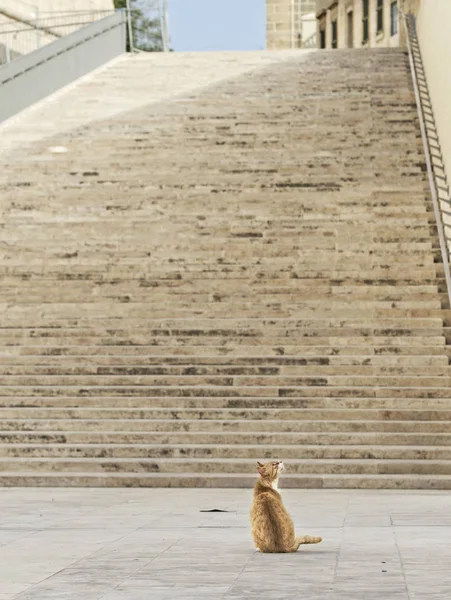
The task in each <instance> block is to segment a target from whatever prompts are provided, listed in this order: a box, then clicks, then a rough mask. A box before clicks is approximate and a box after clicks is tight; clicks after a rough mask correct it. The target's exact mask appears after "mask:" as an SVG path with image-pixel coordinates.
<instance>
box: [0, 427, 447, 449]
mask: <svg viewBox="0 0 451 600" xmlns="http://www.w3.org/2000/svg"><path fill="white" fill-rule="evenodd" d="M194 442H196V443H198V444H205V445H209V446H211V445H214V444H231V445H233V444H243V443H248V444H261V445H264V444H268V445H277V444H281V445H286V446H289V445H297V446H299V445H302V444H308V445H309V444H312V443H315V444H317V445H319V446H323V445H328V446H329V445H343V444H344V445H353V444H358V445H361V444H365V445H368V446H369V447H371V446H373V445H374V446H378V445H380V446H385V445H396V446H403V445H406V446H410V445H412V444H414V443H418V444H419V445H422V446H426V445H428V446H449V445H451V434H450V433H423V432H421V433H404V432H396V433H386V432H354V431H347V432H311V433H308V432H299V433H286V432H283V433H277V432H258V433H257V432H233V433H229V432H222V431H221V432H218V431H216V432H214V433H210V432H204V431H196V432H183V433H181V432H174V433H167V432H133V431H125V430H124V431H120V432H119V431H118V432H115V431H108V430H107V429H106V428H105V429H104V430H102V432H95V433H94V432H93V433H91V432H87V431H63V430H53V431H48V430H47V431H14V432H12V431H0V443H40V444H52V443H53V444H55V443H59V444H64V443H68V444H138V445H139V444H160V445H166V444H193V443H194Z"/></svg>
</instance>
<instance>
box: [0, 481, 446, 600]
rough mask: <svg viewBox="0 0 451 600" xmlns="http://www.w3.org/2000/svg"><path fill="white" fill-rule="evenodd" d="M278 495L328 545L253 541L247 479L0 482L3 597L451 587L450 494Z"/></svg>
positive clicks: (315, 598)
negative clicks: (215, 482)
mask: <svg viewBox="0 0 451 600" xmlns="http://www.w3.org/2000/svg"><path fill="white" fill-rule="evenodd" d="M282 493H283V497H284V500H285V504H286V505H287V507H288V509H289V510H290V512H291V514H292V516H293V519H294V521H295V524H296V529H297V532H298V533H299V534H307V533H308V534H315V535H321V536H322V537H323V540H324V541H323V542H322V544H319V545H317V546H307V547H305V548H302V549H301V551H299V552H297V553H296V554H260V553H259V552H257V551H255V549H254V548H253V545H252V541H251V536H250V529H249V517H248V514H249V508H250V504H251V501H252V490H250V489H244V490H243V489H240V490H237V489H158V488H157V489H61V488H59V489H51V488H46V489H32V488H29V489H17V488H4V489H0V514H1V515H2V519H1V521H0V581H1V587H0V600H82V599H83V600H148V599H152V600H174V599H175V600H177V599H180V600H181V599H183V600H188V599H196V600H199V599H204V598H205V599H208V600H244V599H246V600H249V599H251V600H252V599H254V598H255V599H256V600H257V599H258V600H260V599H265V600H272V599H274V600H281V599H283V600H285V599H286V600H291V599H295V598H296V599H297V598H300V597H305V598H309V599H310V600H325V599H327V600H352V599H355V600H379V599H380V600H398V599H399V600H422V599H425V600H426V599H428V600H429V599H433V600H435V599H440V600H442V599H443V600H444V599H445V598H449V597H450V595H451V574H450V571H449V563H450V560H451V546H450V544H449V539H450V537H451V518H450V514H451V510H450V509H451V496H450V494H449V493H448V492H433V491H432V492H428V491H421V492H420V491H418V492H416V491H413V492H409V491H394V490H373V491H365V490H294V489H290V490H285V491H282ZM214 509H217V510H220V511H226V512H204V511H211V510H214Z"/></svg>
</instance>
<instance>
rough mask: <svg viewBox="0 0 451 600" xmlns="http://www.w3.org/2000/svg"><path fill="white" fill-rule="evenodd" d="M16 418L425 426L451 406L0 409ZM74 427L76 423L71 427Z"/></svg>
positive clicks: (2, 415)
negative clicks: (387, 422) (312, 422)
mask: <svg viewBox="0 0 451 600" xmlns="http://www.w3.org/2000/svg"><path fill="white" fill-rule="evenodd" d="M19 419H31V420H33V419H42V420H54V419H71V420H73V421H76V420H78V419H110V420H111V419H122V420H123V419H137V420H140V419H145V420H151V419H157V420H162V419H163V420H175V421H180V425H182V424H183V423H184V422H185V421H184V420H185V419H186V420H194V419H196V420H200V421H205V420H206V421H208V420H216V421H218V420H226V421H227V420H229V421H237V420H239V419H244V420H245V421H246V422H247V421H248V420H249V419H253V420H261V421H264V420H266V419H268V420H277V422H282V423H283V422H284V421H290V420H291V421H294V422H295V423H299V422H302V421H306V420H310V421H328V420H329V421H330V420H333V421H337V420H343V421H350V420H353V421H383V422H385V421H390V422H398V421H404V422H410V423H416V422H421V423H427V422H429V421H436V422H441V421H444V422H446V421H448V420H450V419H451V404H450V406H449V407H448V409H446V408H443V407H442V408H436V409H427V408H423V409H418V408H396V409H395V408H385V409H383V408H377V407H376V408H371V407H370V408H354V407H346V406H345V407H342V408H340V407H337V408H309V407H305V408H266V409H265V408H252V407H251V408H247V409H246V408H242V409H239V408H210V407H208V406H205V407H203V408H177V407H174V408H127V407H117V408H114V407H103V408H102V407H101V406H100V407H92V406H91V407H82V408H70V407H67V408H64V407H57V406H48V407H41V406H21V407H19V408H17V407H16V408H8V407H6V408H5V407H0V420H1V421H2V422H5V421H6V420H14V423H16V420H19ZM74 426H75V424H74Z"/></svg>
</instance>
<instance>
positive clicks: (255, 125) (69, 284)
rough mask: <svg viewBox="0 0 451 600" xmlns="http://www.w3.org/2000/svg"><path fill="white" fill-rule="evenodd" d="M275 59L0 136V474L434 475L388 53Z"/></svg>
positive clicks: (449, 477)
mask: <svg viewBox="0 0 451 600" xmlns="http://www.w3.org/2000/svg"><path fill="white" fill-rule="evenodd" d="M274 56H278V57H279V58H277V59H274V61H273V62H272V63H270V64H269V65H267V66H263V65H262V66H260V67H258V68H257V67H256V68H254V69H250V70H248V71H247V72H246V73H244V74H242V75H239V76H236V77H228V78H226V79H224V80H223V81H218V82H216V83H214V84H213V85H209V86H204V87H199V88H198V89H193V90H192V91H191V92H185V93H182V94H179V95H175V96H171V97H170V98H168V99H166V100H164V99H161V100H160V101H158V102H153V103H150V102H149V104H148V105H147V106H141V107H138V108H134V109H133V110H130V111H128V112H118V114H116V115H114V116H111V117H109V118H106V119H105V120H98V119H97V120H95V121H93V122H91V123H88V124H85V125H83V126H80V127H77V128H73V129H72V130H70V131H66V132H62V133H61V134H59V135H54V136H52V137H51V138H49V137H45V136H41V139H36V140H35V141H34V142H32V143H31V142H30V143H29V144H28V146H26V147H25V146H24V147H18V148H16V149H15V150H14V151H11V152H9V153H4V154H3V155H2V156H1V157H0V161H1V172H0V196H1V198H2V204H1V206H2V225H1V239H0V272H1V280H0V281H1V283H0V290H1V299H0V311H1V312H0V315H1V320H0V325H1V329H0V336H1V340H0V345H1V347H0V355H1V361H0V484H2V485H43V486H44V485H45V486H61V485H80V486H81V485H86V486H236V487H248V486H251V485H252V482H253V481H254V479H255V462H256V460H257V459H258V460H262V459H265V458H281V459H284V460H285V461H286V463H287V467H288V469H287V474H286V475H285V477H284V480H283V486H284V487H372V488H384V487H387V488H396V487H402V488H448V489H449V488H451V394H450V382H451V371H450V366H449V355H450V351H449V347H448V345H447V342H448V339H449V332H450V330H449V322H450V318H451V313H450V310H449V304H448V297H447V294H446V286H445V281H444V276H443V264H442V263H441V257H440V251H439V244H438V236H437V231H436V225H435V221H434V214H433V210H432V204H431V199H430V193H429V189H428V183H427V174H426V173H425V160H424V156H423V150H422V141H421V137H420V130H419V124H418V120H417V113H416V106H415V99H414V94H413V90H412V85H411V79H410V73H409V68H408V59H407V55H406V54H405V52H404V51H403V50H398V49H392V50H361V51H330V52H329V51H323V52H314V53H311V54H308V55H307V54H304V53H302V52H300V53H299V54H292V55H286V56H285V57H284V55H283V54H280V55H277V54H274ZM244 59H245V54H243V60H244ZM171 60H174V61H176V60H177V57H176V56H175V55H174V58H171V57H169V58H168V57H163V58H160V57H158V56H155V55H152V56H142V55H140V56H138V57H135V58H133V59H127V60H123V61H119V62H117V63H115V64H113V65H112V66H111V67H109V69H107V70H106V71H104V72H103V73H100V74H98V75H97V76H96V78H95V79H94V80H93V81H91V82H85V83H80V84H79V87H76V88H75V89H73V90H70V91H68V92H67V94H66V96H65V97H64V98H63V100H61V102H66V104H67V106H69V107H73V111H76V110H77V97H78V96H77V94H81V91H83V90H84V93H85V101H86V93H88V99H90V100H89V101H91V102H93V103H94V102H95V99H96V98H97V97H98V94H100V93H104V94H106V92H105V91H104V92H101V90H102V85H103V83H104V81H106V80H107V79H108V80H109V81H115V82H116V83H115V84H116V85H119V86H120V85H123V86H125V85H127V86H130V87H129V89H132V88H133V85H132V84H133V81H134V79H133V78H135V80H136V84H137V85H139V84H140V83H139V82H142V81H148V82H149V84H148V85H149V87H151V85H152V76H153V74H155V73H158V72H161V69H162V68H164V69H167V70H168V75H167V76H168V77H171V76H172V77H174V74H173V72H171V70H170V69H171V63H170V61H171ZM193 60H194V59H193ZM206 60H211V61H214V60H218V59H217V57H216V58H215V56H214V55H211V59H208V58H206ZM161 61H165V62H161ZM186 61H187V62H186V64H189V61H190V57H189V56H187V57H186ZM199 64H200V63H199ZM122 77H124V80H123V83H122V84H121V81H122V79H121V78H122ZM154 85H156V84H154ZM80 90H81V91H80ZM89 94H91V95H90V96H89ZM87 104H89V102H88V103H87ZM49 110H50V111H51V107H50V108H49ZM36 119H38V116H37V117H36Z"/></svg>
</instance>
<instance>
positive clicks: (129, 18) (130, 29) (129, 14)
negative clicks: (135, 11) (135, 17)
mask: <svg viewBox="0 0 451 600" xmlns="http://www.w3.org/2000/svg"><path fill="white" fill-rule="evenodd" d="M127 24H128V43H129V46H130V52H133V51H134V46H133V27H132V11H131V6H130V0H127Z"/></svg>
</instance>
